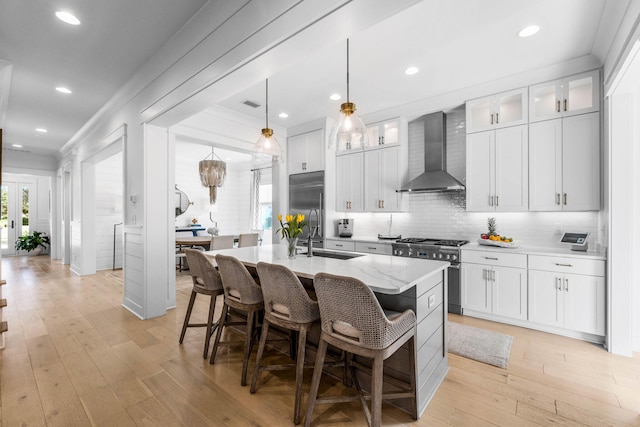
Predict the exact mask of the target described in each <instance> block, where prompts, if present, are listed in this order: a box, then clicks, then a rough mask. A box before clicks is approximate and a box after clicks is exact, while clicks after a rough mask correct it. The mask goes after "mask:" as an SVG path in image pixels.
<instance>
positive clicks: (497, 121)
mask: <svg viewBox="0 0 640 427" xmlns="http://www.w3.org/2000/svg"><path fill="white" fill-rule="evenodd" d="M499 114H500V113H496V124H498V123H500V121H499V120H498V115H499Z"/></svg>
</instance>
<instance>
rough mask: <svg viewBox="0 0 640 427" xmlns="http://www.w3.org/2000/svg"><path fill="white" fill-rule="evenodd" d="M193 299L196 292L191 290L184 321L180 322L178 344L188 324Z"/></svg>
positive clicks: (182, 339) (194, 299)
mask: <svg viewBox="0 0 640 427" xmlns="http://www.w3.org/2000/svg"><path fill="white" fill-rule="evenodd" d="M195 301H196V292H195V291H191V298H189V305H188V306H187V313H186V314H185V316H184V323H183V324H182V332H180V344H182V341H184V334H185V333H186V332H187V326H188V325H189V319H190V318H191V310H193V303H194V302H195ZM205 357H207V356H205Z"/></svg>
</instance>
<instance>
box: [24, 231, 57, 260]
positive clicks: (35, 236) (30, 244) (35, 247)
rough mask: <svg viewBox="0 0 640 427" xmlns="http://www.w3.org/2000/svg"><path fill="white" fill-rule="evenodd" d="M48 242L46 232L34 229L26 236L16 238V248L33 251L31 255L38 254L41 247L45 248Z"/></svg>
mask: <svg viewBox="0 0 640 427" xmlns="http://www.w3.org/2000/svg"><path fill="white" fill-rule="evenodd" d="M49 243H50V240H49V236H47V234H46V233H42V232H40V231H34V232H33V233H31V234H27V235H26V236H20V237H19V238H18V240H16V250H24V251H27V252H31V251H33V253H32V255H40V252H42V248H44V249H47V245H48V244H49Z"/></svg>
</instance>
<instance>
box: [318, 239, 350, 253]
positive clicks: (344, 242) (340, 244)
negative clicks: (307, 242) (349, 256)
mask: <svg viewBox="0 0 640 427" xmlns="http://www.w3.org/2000/svg"><path fill="white" fill-rule="evenodd" d="M325 246H326V248H327V249H337V250H340V251H350V252H354V251H355V250H356V242H354V241H352V240H349V239H326V240H325Z"/></svg>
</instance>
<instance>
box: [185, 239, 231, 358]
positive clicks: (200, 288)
mask: <svg viewBox="0 0 640 427" xmlns="http://www.w3.org/2000/svg"><path fill="white" fill-rule="evenodd" d="M184 253H185V255H186V257H187V262H188V264H189V272H190V273H191V279H192V280H193V288H191V298H190V299H189V305H188V306H187V314H186V315H185V316H184V323H183V324H182V332H181V333H180V344H182V341H183V340H184V334H185V333H186V332H187V328H197V327H204V326H206V327H207V335H206V337H205V339H204V353H203V355H202V357H203V358H205V359H206V358H207V355H208V353H209V342H210V340H211V335H212V334H213V331H214V330H215V324H214V323H213V313H214V310H215V307H216V298H217V296H218V295H222V293H223V289H222V279H221V278H220V274H219V273H218V271H217V270H216V268H215V267H214V265H213V264H212V263H211V261H210V260H209V258H207V256H206V255H205V254H204V253H203V252H202V251H199V250H197V249H184ZM198 294H202V295H209V296H210V297H211V301H210V302H209V318H208V319H207V323H189V320H190V318H191V311H192V310H193V304H194V303H195V301H196V295H198Z"/></svg>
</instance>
